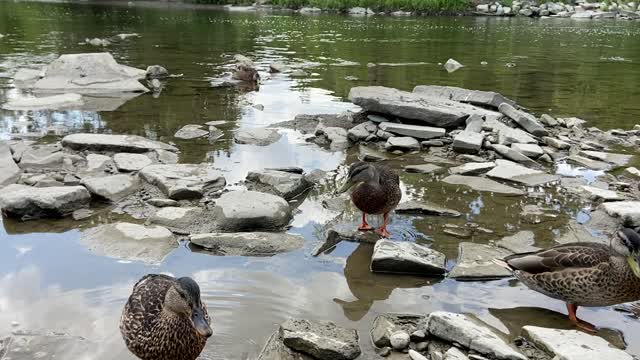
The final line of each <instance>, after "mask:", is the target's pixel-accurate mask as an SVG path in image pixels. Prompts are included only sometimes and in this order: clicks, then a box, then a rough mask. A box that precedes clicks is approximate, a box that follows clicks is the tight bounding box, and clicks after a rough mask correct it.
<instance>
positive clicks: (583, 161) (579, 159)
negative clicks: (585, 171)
mask: <svg viewBox="0 0 640 360" xmlns="http://www.w3.org/2000/svg"><path fill="white" fill-rule="evenodd" d="M567 160H568V161H570V162H573V163H576V164H578V165H582V166H584V167H587V168H589V169H593V170H609V169H610V168H611V165H610V164H608V163H606V162H604V161H598V160H593V159H589V158H586V157H584V156H580V155H570V156H569V157H567Z"/></svg>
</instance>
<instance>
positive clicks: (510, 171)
mask: <svg viewBox="0 0 640 360" xmlns="http://www.w3.org/2000/svg"><path fill="white" fill-rule="evenodd" d="M496 165H497V166H496V167H495V168H493V169H491V171H489V172H488V173H487V176H489V177H492V178H496V179H501V180H508V181H513V182H516V183H520V184H524V185H527V186H537V185H543V184H546V183H550V182H553V181H558V180H560V176H559V175H551V174H547V173H543V172H542V171H538V170H533V169H529V168H527V167H524V166H522V165H519V164H516V163H514V162H511V161H508V160H496Z"/></svg>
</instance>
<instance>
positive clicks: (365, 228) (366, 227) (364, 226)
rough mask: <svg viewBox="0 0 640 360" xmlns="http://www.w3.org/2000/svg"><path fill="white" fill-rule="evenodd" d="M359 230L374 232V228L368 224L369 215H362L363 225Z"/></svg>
mask: <svg viewBox="0 0 640 360" xmlns="http://www.w3.org/2000/svg"><path fill="white" fill-rule="evenodd" d="M358 230H360V231H370V230H373V228H372V227H371V226H370V225H369V224H367V214H365V213H362V224H360V226H358Z"/></svg>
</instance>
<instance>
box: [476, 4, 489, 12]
mask: <svg viewBox="0 0 640 360" xmlns="http://www.w3.org/2000/svg"><path fill="white" fill-rule="evenodd" d="M476 10H477V11H478V12H484V13H488V12H489V4H480V5H478V6H476Z"/></svg>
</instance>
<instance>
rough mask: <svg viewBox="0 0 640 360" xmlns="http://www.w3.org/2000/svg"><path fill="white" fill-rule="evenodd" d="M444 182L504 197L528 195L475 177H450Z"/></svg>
mask: <svg viewBox="0 0 640 360" xmlns="http://www.w3.org/2000/svg"><path fill="white" fill-rule="evenodd" d="M442 182H444V183H447V184H451V185H465V186H468V187H470V188H472V189H473V190H476V191H488V192H494V193H497V194H503V195H525V194H526V192H524V191H522V190H519V189H516V188H513V187H511V186H507V185H503V184H500V183H499V182H497V181H493V180H491V179H486V178H481V177H475V176H463V175H449V176H447V177H446V178H444V179H442Z"/></svg>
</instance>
